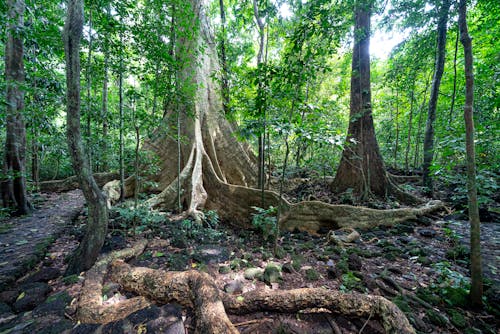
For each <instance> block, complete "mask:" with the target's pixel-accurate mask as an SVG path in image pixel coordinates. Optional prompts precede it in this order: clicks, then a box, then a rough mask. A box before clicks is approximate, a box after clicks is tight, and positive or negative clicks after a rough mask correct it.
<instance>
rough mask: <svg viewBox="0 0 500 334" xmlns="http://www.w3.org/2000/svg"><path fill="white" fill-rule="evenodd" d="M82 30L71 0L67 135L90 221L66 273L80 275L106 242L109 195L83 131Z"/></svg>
mask: <svg viewBox="0 0 500 334" xmlns="http://www.w3.org/2000/svg"><path fill="white" fill-rule="evenodd" d="M82 30H83V2H82V0H68V11H67V17H66V23H65V25H64V34H63V35H64V50H65V54H66V85H67V90H66V99H67V116H66V121H67V138H68V146H69V151H70V154H71V159H72V163H73V168H74V170H75V172H76V174H77V175H78V179H79V183H80V187H81V189H82V190H83V194H84V196H85V199H86V201H87V205H88V222H87V227H86V232H85V236H84V237H83V240H82V241H81V243H80V245H79V247H78V248H77V249H76V251H75V253H74V254H72V256H71V258H70V262H69V264H68V269H67V270H66V273H67V274H77V273H80V272H81V271H83V270H87V269H89V268H90V267H91V266H92V265H93V264H94V262H95V260H96V259H97V256H98V255H99V251H100V249H101V247H102V245H103V243H104V238H105V236H106V229H107V226H108V210H107V206H106V198H105V196H104V195H103V194H102V192H101V190H100V189H99V187H98V186H97V184H96V182H95V180H94V177H93V176H92V171H91V168H90V163H89V160H88V157H87V155H86V154H85V149H84V147H83V144H82V136H81V132H80V127H81V126H80V103H81V102H80V54H79V52H80V40H81V37H82Z"/></svg>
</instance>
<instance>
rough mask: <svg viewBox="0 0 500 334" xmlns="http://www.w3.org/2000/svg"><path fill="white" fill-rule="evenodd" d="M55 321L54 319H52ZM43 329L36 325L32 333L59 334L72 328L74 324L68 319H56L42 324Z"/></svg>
mask: <svg viewBox="0 0 500 334" xmlns="http://www.w3.org/2000/svg"><path fill="white" fill-rule="evenodd" d="M54 320H56V319H54ZM43 325H44V327H41V328H40V325H38V326H37V327H36V328H35V330H34V331H31V332H32V333H37V334H60V333H64V332H65V331H67V330H70V329H71V328H73V326H74V324H73V323H72V322H71V321H70V320H68V319H57V320H56V321H49V323H44V324H43Z"/></svg>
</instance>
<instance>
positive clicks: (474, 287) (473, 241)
mask: <svg viewBox="0 0 500 334" xmlns="http://www.w3.org/2000/svg"><path fill="white" fill-rule="evenodd" d="M458 15H459V16H458V22H459V27H460V41H461V42H462V45H463V47H464V59H465V104H464V120H465V145H466V146H465V148H466V159H467V195H468V198H469V219H470V224H471V229H470V248H471V252H470V253H471V254H470V262H471V264H470V271H471V289H470V300H471V303H472V305H473V306H475V307H480V306H482V304H483V301H482V297H483V273H482V267H481V238H480V234H481V227H480V221H479V207H478V203H477V185H476V162H475V155H476V153H475V147H474V146H475V145H474V114H473V112H474V68H473V55H472V40H471V38H470V36H469V31H468V28H467V2H466V1H465V0H460V3H459V11H458Z"/></svg>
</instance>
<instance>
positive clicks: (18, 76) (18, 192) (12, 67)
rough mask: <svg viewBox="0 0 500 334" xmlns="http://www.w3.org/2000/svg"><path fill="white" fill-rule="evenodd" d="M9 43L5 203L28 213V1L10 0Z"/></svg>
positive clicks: (3, 179)
mask: <svg viewBox="0 0 500 334" xmlns="http://www.w3.org/2000/svg"><path fill="white" fill-rule="evenodd" d="M7 10H8V12H7V18H8V23H7V37H6V43H5V79H6V84H7V92H6V112H7V117H6V138H5V153H4V154H5V155H4V164H3V174H4V175H3V176H2V189H1V190H2V200H3V206H4V207H7V208H12V209H15V214H18V215H24V214H28V213H30V212H31V210H32V206H31V203H30V202H29V200H28V195H27V190H26V127H25V123H24V117H23V114H22V112H23V110H24V94H25V91H24V89H23V88H22V86H23V84H24V79H25V78H24V61H23V52H24V50H23V37H22V31H23V29H24V28H23V27H24V10H25V4H24V0H8V1H7Z"/></svg>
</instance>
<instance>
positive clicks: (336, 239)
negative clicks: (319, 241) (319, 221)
mask: <svg viewBox="0 0 500 334" xmlns="http://www.w3.org/2000/svg"><path fill="white" fill-rule="evenodd" d="M337 232H347V233H349V234H347V235H342V234H341V235H337V234H336V233H335V231H333V230H332V231H330V232H328V234H327V235H326V242H325V246H326V245H327V244H330V243H333V244H334V245H335V246H340V247H344V246H345V245H346V244H350V243H353V242H354V241H356V240H358V239H359V238H360V237H361V235H360V234H359V232H358V231H356V230H355V229H353V228H350V227H344V228H341V229H338V230H337Z"/></svg>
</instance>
